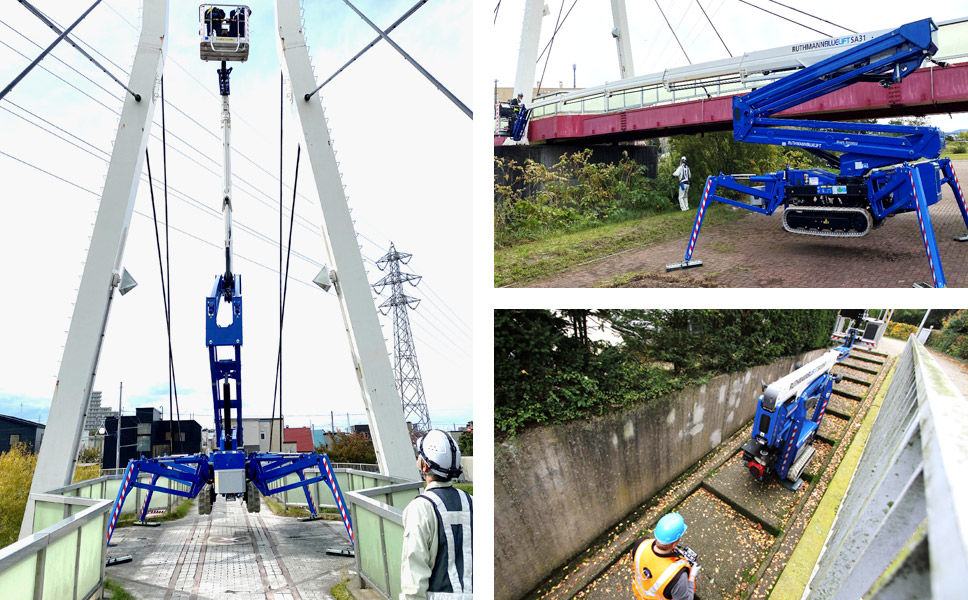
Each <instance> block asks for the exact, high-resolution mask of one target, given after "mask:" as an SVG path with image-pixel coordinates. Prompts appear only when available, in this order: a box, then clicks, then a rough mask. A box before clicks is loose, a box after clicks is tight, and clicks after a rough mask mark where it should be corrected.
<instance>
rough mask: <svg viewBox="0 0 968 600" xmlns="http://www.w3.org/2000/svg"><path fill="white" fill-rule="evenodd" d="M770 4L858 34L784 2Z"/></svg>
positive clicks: (771, 0) (773, 0) (773, 1)
mask: <svg viewBox="0 0 968 600" xmlns="http://www.w3.org/2000/svg"><path fill="white" fill-rule="evenodd" d="M770 2H772V3H773V4H779V5H780V6H782V7H783V8H789V9H790V10H792V11H796V12H798V13H800V14H801V15H807V16H808V17H810V18H812V19H816V20H818V21H823V22H824V23H829V24H830V25H833V26H834V27H839V28H841V29H846V30H847V31H849V32H851V33H857V32H856V31H854V30H853V29H851V28H850V27H844V26H843V25H838V24H836V23H834V22H833V21H828V20H827V19H822V18H820V17H818V16H815V15H811V14H810V13H808V12H804V11H802V10H800V9H799V8H793V7H792V6H787V5H786V4H783V3H782V2H777V1H776V0H770Z"/></svg>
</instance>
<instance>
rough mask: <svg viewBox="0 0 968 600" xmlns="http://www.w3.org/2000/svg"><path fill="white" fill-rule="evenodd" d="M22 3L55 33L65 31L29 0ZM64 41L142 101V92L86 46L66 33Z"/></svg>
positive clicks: (22, 0) (137, 99) (23, 0)
mask: <svg viewBox="0 0 968 600" xmlns="http://www.w3.org/2000/svg"><path fill="white" fill-rule="evenodd" d="M20 3H21V4H23V5H24V7H25V8H26V9H27V10H29V11H30V12H31V13H33V14H34V16H35V17H37V18H38V19H40V20H41V21H43V22H44V25H47V26H48V27H50V28H51V29H52V30H53V31H54V33H64V32H63V31H61V28H60V27H58V26H57V25H55V24H54V22H53V21H51V20H50V19H48V18H47V17H46V16H44V13H42V12H40V11H39V10H37V9H36V8H35V7H34V6H33V5H32V4H31V3H30V2H27V0H20ZM64 41H66V42H67V43H68V44H70V45H71V46H73V47H74V49H75V50H77V51H78V52H80V53H81V55H83V56H84V58H86V59H87V60H89V61H91V62H92V63H94V64H95V66H97V68H99V69H101V70H102V71H104V74H105V75H107V76H108V77H110V78H111V79H113V80H114V82H115V83H117V84H118V85H120V86H121V87H123V88H124V90H125V91H126V92H128V93H129V94H131V95H132V96H133V97H134V101H135V102H141V94H136V93H135V92H133V91H131V88H129V87H128V86H126V85H124V83H123V82H122V81H121V80H120V79H118V78H117V77H115V76H114V73H112V72H111V71H108V70H107V69H106V68H105V67H104V66H103V65H102V64H101V63H99V62H98V61H96V60H94V57H93V56H91V55H90V54H88V53H87V51H85V50H84V48H81V47H80V46H78V45H77V44H76V43H74V40H72V39H71V38H69V37H67V35H66V34H65V35H64Z"/></svg>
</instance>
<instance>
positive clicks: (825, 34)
mask: <svg viewBox="0 0 968 600" xmlns="http://www.w3.org/2000/svg"><path fill="white" fill-rule="evenodd" d="M739 1H740V2H742V3H743V4H746V5H748V6H752V7H753V8H758V9H760V10H762V11H763V12H765V13H769V14H771V15H773V16H774V17H780V18H781V19H783V20H784V21H789V22H791V23H794V24H796V25H799V26H800V27H805V28H807V29H809V30H810V31H816V32H817V33H819V34H820V35H822V36H824V37H830V34H829V33H824V32H822V31H820V30H819V29H814V28H813V27H810V26H809V25H804V24H803V23H801V22H799V21H794V20H793V19H791V18H789V17H784V16H783V15H780V14H777V13H775V12H773V11H772V10H767V9H765V8H763V7H762V6H757V5H755V4H753V3H751V2H747V1H746V0H739Z"/></svg>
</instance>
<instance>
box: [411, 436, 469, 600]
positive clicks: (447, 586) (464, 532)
mask: <svg viewBox="0 0 968 600" xmlns="http://www.w3.org/2000/svg"><path fill="white" fill-rule="evenodd" d="M417 469H419V470H420V475H421V476H422V477H423V478H424V481H425V482H426V487H425V488H424V490H423V491H422V492H421V493H420V495H419V496H417V497H416V498H414V499H413V500H412V501H411V502H410V504H408V505H407V507H406V508H405V509H404V510H403V561H402V564H401V569H400V571H401V572H400V590H401V591H400V600H413V599H417V598H427V599H429V600H434V599H444V598H448V599H449V598H453V599H454V600H465V599H466V600H470V599H471V598H473V585H472V584H473V565H474V557H473V551H472V550H473V538H474V535H473V524H472V521H471V517H472V515H473V502H472V497H471V495H470V494H468V493H467V492H465V491H463V490H459V489H457V488H455V487H454V486H453V480H454V479H457V478H458V477H460V475H461V473H462V470H461V466H460V450H458V449H457V444H456V443H455V442H454V439H453V438H452V437H450V435H449V434H448V433H446V432H444V431H441V430H439V429H433V430H431V431H429V432H427V435H425V436H423V437H422V438H420V439H419V440H417Z"/></svg>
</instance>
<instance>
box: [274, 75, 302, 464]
mask: <svg viewBox="0 0 968 600" xmlns="http://www.w3.org/2000/svg"><path fill="white" fill-rule="evenodd" d="M285 85H286V84H285V77H284V75H283V72H282V70H281V69H280V70H279V353H278V355H277V356H276V379H275V381H274V382H273V386H272V418H271V420H270V421H269V452H272V430H273V427H272V423H275V420H276V392H277V391H278V389H279V371H280V369H281V368H282V200H283V197H282V194H283V191H282V176H283V172H282V170H283V162H282V153H283V137H282V135H283V116H284V114H283V105H284V99H285ZM297 168H298V167H297ZM290 235H291V232H290ZM279 416H280V417H282V414H281V413H280V415H279ZM280 435H282V434H281V433H280ZM285 439H286V438H285V436H284V435H283V438H282V440H279V448H282V442H283V440H285Z"/></svg>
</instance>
